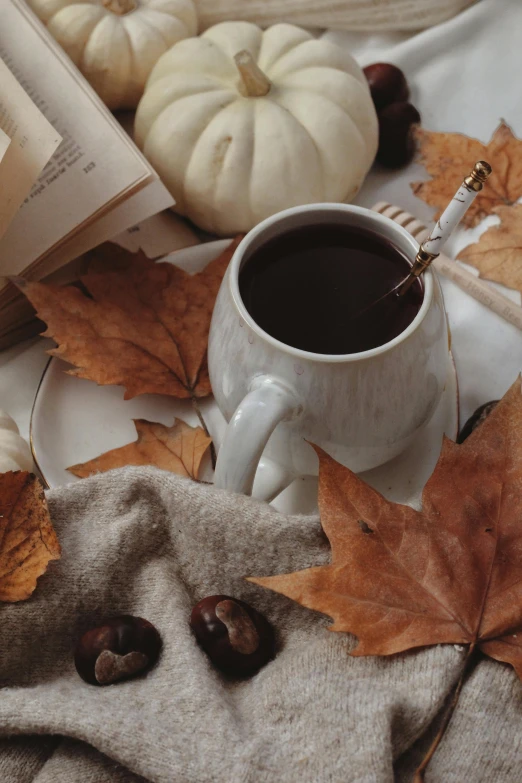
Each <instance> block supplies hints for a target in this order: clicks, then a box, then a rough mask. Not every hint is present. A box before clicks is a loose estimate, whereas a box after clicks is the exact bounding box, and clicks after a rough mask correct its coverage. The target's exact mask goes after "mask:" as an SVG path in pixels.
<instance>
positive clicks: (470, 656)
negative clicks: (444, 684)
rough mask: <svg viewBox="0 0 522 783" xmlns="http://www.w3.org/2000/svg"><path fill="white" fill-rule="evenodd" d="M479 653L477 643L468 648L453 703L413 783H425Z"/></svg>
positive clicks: (418, 768)
mask: <svg viewBox="0 0 522 783" xmlns="http://www.w3.org/2000/svg"><path fill="white" fill-rule="evenodd" d="M477 652H478V648H477V647H476V646H475V642H473V644H470V646H469V647H468V652H467V653H466V657H465V658H464V666H463V667H462V672H461V674H460V677H459V679H458V682H457V684H456V685H455V690H454V692H453V697H452V699H451V702H450V704H449V705H448V708H447V710H446V713H445V715H444V718H443V720H442V723H441V725H440V726H439V730H438V732H437V734H436V736H435V739H434V740H433V742H432V743H431V745H430V747H429V749H428V752H427V753H426V755H425V756H424V758H423V760H422V761H421V763H420V765H419V766H418V767H417V769H416V771H415V776H414V778H413V783H424V773H425V772H426V767H427V766H428V764H429V763H430V761H431V759H432V758H433V756H434V755H435V752H436V750H437V748H438V747H439V745H440V741H441V740H442V738H443V736H444V734H445V732H446V729H447V728H448V724H449V722H450V720H451V718H452V716H453V713H454V712H455V707H456V706H457V704H458V701H459V697H460V692H461V691H462V686H463V685H464V680H465V679H466V676H467V674H468V673H469V671H470V670H471V667H472V665H474V664H475V663H476V660H477V656H476V653H477Z"/></svg>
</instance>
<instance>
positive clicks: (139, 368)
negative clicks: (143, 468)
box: [16, 238, 239, 400]
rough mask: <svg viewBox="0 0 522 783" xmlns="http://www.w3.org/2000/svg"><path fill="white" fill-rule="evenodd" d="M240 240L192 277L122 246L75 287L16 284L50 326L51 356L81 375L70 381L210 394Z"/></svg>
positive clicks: (112, 248)
mask: <svg viewBox="0 0 522 783" xmlns="http://www.w3.org/2000/svg"><path fill="white" fill-rule="evenodd" d="M238 242H239V238H238V239H236V240H234V241H233V242H231V244H230V246H229V247H228V248H227V249H226V250H225V251H224V252H223V253H221V255H220V256H219V257H218V258H216V259H215V260H214V261H211V262H210V263H209V264H208V265H207V266H206V267H205V269H204V270H203V271H202V272H199V273H198V274H195V275H189V274H188V272H185V271H184V270H183V269H179V268H178V267H177V266H175V265H174V264H169V263H166V262H160V263H155V262H154V261H151V260H150V259H148V258H147V257H146V256H145V255H144V254H143V253H142V252H139V253H135V254H133V253H129V252H128V251H127V250H123V249H122V248H120V247H118V246H117V245H111V244H110V243H109V244H108V245H105V246H102V248H98V249H97V250H96V251H93V254H91V263H90V267H89V271H88V273H87V275H85V277H83V278H82V283H83V285H84V286H85V288H86V289H87V291H88V293H89V294H90V296H86V295H85V294H84V293H83V292H82V291H80V290H79V289H78V288H75V287H74V286H67V287H63V286H57V285H50V284H46V283H28V282H25V281H23V280H20V279H18V280H17V281H16V282H17V284H18V286H19V287H20V289H21V290H22V291H23V293H24V294H25V295H26V296H27V298H28V299H29V301H30V302H31V303H32V305H33V306H34V307H35V309H36V311H37V315H38V317H39V318H40V319H41V320H42V321H44V322H45V323H46V324H47V327H48V328H47V331H46V332H45V336H46V337H53V338H54V339H55V340H56V342H57V343H58V348H56V349H54V350H52V351H49V353H50V354H51V355H53V356H59V357H60V358H61V359H64V360H65V361H66V362H69V363H70V364H73V365H75V367H76V368H77V369H75V370H70V371H69V374H70V375H75V376H77V377H79V378H87V379H88V380H91V381H96V383H98V384H101V385H107V384H116V385H119V386H124V387H125V388H126V392H125V399H131V398H132V397H135V396H137V395H138V394H147V393H150V394H168V395H171V396H173V397H177V398H179V399H184V398H192V399H193V400H196V399H197V398H201V397H207V396H209V395H210V394H211V388H210V380H209V377H208V368H207V361H206V357H207V344H208V332H209V328H210V319H211V317H212V311H213V308H214V302H215V299H216V296H217V293H218V290H219V287H220V285H221V281H222V279H223V275H224V274H225V271H226V268H227V266H228V264H229V262H230V259H231V257H232V255H233V253H234V250H235V249H236V247H237V244H238Z"/></svg>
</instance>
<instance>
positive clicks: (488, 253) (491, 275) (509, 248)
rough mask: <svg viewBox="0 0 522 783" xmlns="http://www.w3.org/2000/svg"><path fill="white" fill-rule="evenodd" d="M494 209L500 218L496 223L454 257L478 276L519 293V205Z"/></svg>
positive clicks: (521, 262) (521, 206)
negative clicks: (478, 274)
mask: <svg viewBox="0 0 522 783" xmlns="http://www.w3.org/2000/svg"><path fill="white" fill-rule="evenodd" d="M494 212H495V214H497V215H498V216H499V217H500V220H501V223H500V225H498V226H491V228H488V230H487V231H485V232H484V233H483V234H482V236H481V237H480V239H479V241H478V242H475V243H474V244H472V245H468V246H467V247H465V248H464V250H462V251H461V252H460V253H459V255H458V256H457V258H459V259H460V260H461V261H465V262H466V263H467V264H472V265H473V266H474V267H475V268H476V269H478V271H479V272H480V276H481V277H484V278H486V279H487V280H495V281H496V282H497V283H503V284H504V285H506V286H508V288H516V289H518V290H519V291H521V292H522V204H515V206H513V207H496V208H495V210H494Z"/></svg>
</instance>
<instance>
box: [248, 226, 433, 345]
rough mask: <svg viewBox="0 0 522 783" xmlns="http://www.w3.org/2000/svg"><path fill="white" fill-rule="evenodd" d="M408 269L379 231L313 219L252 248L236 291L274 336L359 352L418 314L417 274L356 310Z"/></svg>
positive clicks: (396, 331) (382, 340)
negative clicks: (406, 286) (406, 285)
mask: <svg viewBox="0 0 522 783" xmlns="http://www.w3.org/2000/svg"><path fill="white" fill-rule="evenodd" d="M409 270H410V265H409V263H408V261H407V259H406V257H405V256H404V255H403V254H402V253H401V251H400V250H398V249H397V248H396V247H395V246H394V245H392V244H391V243H389V242H388V241H386V240H384V239H383V238H382V237H380V236H378V235H377V234H374V233H371V232H366V231H360V230H358V229H357V230H356V229H353V228H351V227H348V226H340V225H322V226H310V227H305V228H299V229H296V230H294V231H289V232H287V233H285V234H282V235H281V236H278V237H275V238H274V239H272V240H270V241H269V242H267V243H266V244H265V245H264V246H263V247H262V248H259V249H258V250H256V251H255V252H254V253H253V254H252V256H251V257H250V258H249V259H248V260H247V261H246V263H245V264H244V265H243V267H242V269H241V271H240V274H239V290H240V293H241V297H242V299H243V302H244V304H245V307H246V309H247V310H248V312H249V313H250V315H251V316H252V318H253V319H254V321H256V323H257V324H258V325H259V326H260V327H261V328H262V329H264V331H265V332H268V334H270V335H271V336H272V337H275V338H276V339H277V340H280V341H281V342H283V343H286V344H287V345H291V346H293V347H294V348H301V349H302V350H304V351H312V352H314V353H323V354H348V353H359V352H360V351H367V350H369V349H371V348H376V347H377V346H379V345H384V344H385V343H387V342H389V341H390V340H392V339H393V338H394V337H397V335H399V334H400V333H401V332H403V331H404V330H405V329H406V327H407V326H409V324H410V323H411V322H412V321H413V319H414V318H415V316H416V315H417V313H418V311H419V309H420V306H421V304H422V299H423V289H422V285H421V284H420V282H418V281H416V282H415V283H414V285H413V286H412V287H411V288H410V290H409V291H408V293H407V294H405V295H404V296H402V297H398V296H397V295H396V294H393V295H391V296H388V297H387V298H386V299H385V300H384V301H383V302H381V303H379V304H377V305H376V306H375V307H372V308H371V310H369V311H368V312H366V313H362V314H361V311H362V310H364V309H365V308H366V307H367V306H368V305H369V304H371V303H372V302H374V301H376V300H377V299H379V297H381V296H382V295H383V294H385V293H387V292H388V291H390V290H391V289H392V288H393V287H394V286H395V285H397V283H399V282H400V281H401V280H403V279H404V278H405V277H406V276H407V274H408V272H409Z"/></svg>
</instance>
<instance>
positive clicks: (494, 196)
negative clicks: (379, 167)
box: [411, 121, 522, 226]
mask: <svg viewBox="0 0 522 783" xmlns="http://www.w3.org/2000/svg"><path fill="white" fill-rule="evenodd" d="M416 135H417V141H418V144H419V147H420V162H421V163H423V164H424V166H425V168H426V169H427V171H428V173H429V174H431V177H432V179H430V180H428V181H427V182H414V183H412V186H411V187H412V189H413V192H414V193H415V195H416V196H418V197H419V198H421V199H422V200H423V201H425V202H426V203H427V204H429V205H430V206H432V207H436V208H437V213H436V214H435V216H434V217H435V219H437V218H439V217H440V216H441V214H442V212H443V211H444V209H445V208H446V207H447V205H448V204H449V202H450V201H451V199H452V198H453V196H454V195H455V193H456V191H457V189H458V187H459V185H460V184H461V182H462V177H463V175H465V174H467V173H468V172H469V171H471V169H472V168H473V165H474V164H475V163H476V161H477V160H486V161H487V162H488V163H490V164H491V166H492V167H493V173H492V174H491V176H490V178H489V179H488V182H487V185H486V187H485V188H484V190H483V191H481V192H480V193H479V194H478V196H477V197H476V199H475V201H474V202H473V204H472V205H471V207H470V208H469V209H468V211H467V212H466V214H465V215H464V217H463V218H462V223H463V224H464V225H465V226H476V225H477V223H479V222H480V221H481V220H482V219H483V218H485V217H486V216H487V215H489V214H491V212H492V211H493V209H494V208H495V207H497V206H500V205H511V204H514V203H515V202H516V201H517V200H518V199H519V198H520V196H522V141H521V140H520V139H517V137H516V136H515V135H514V134H513V131H512V130H511V128H510V127H509V125H506V123H505V122H504V121H502V122H501V123H500V125H499V126H498V128H497V129H496V131H495V132H494V134H493V136H492V137H491V141H490V142H489V143H488V144H483V143H482V142H481V141H479V140H478V139H473V138H470V137H469V136H464V134H461V133H436V132H434V131H428V130H425V129H424V128H419V129H418V130H417V133H416Z"/></svg>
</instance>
